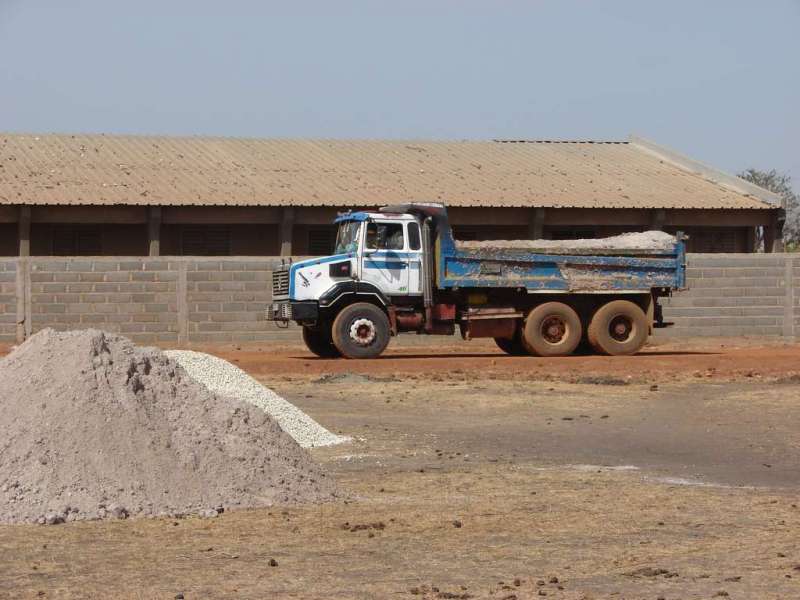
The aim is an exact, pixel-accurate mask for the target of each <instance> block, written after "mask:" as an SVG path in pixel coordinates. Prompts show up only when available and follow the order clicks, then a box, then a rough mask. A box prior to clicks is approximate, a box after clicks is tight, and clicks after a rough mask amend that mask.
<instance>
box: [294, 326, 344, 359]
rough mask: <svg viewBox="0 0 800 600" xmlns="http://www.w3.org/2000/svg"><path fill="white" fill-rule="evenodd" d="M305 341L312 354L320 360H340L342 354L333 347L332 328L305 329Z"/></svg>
mask: <svg viewBox="0 0 800 600" xmlns="http://www.w3.org/2000/svg"><path fill="white" fill-rule="evenodd" d="M303 341H304V342H305V344H306V348H308V349H309V350H310V351H311V352H312V353H314V354H316V355H317V356H319V357H320V358H339V357H340V356H341V355H342V354H341V353H340V352H339V349H338V348H337V347H336V346H334V345H333V339H332V338H331V330H330V328H324V326H323V328H314V329H312V328H311V327H305V326H304V327H303Z"/></svg>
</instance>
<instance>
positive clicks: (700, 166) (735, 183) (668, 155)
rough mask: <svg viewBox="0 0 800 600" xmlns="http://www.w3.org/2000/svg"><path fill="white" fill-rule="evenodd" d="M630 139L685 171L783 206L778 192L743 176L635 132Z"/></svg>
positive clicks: (634, 144)
mask: <svg viewBox="0 0 800 600" xmlns="http://www.w3.org/2000/svg"><path fill="white" fill-rule="evenodd" d="M628 141H629V142H630V143H631V145H632V146H634V147H636V148H638V149H640V150H642V151H643V152H646V153H648V154H650V155H652V156H655V157H657V158H660V159H661V160H663V161H665V162H668V163H669V164H671V165H673V166H675V167H678V168H679V169H681V170H683V171H688V172H689V173H693V174H695V175H699V176H700V177H702V178H703V179H706V180H707V181H710V182H711V183H715V184H717V185H720V186H722V187H725V188H727V189H729V190H732V191H734V192H739V193H740V194H745V195H746V196H753V197H754V198H757V199H758V200H761V201H762V202H764V203H766V204H769V205H770V206H772V207H775V208H783V199H782V198H781V197H780V196H779V195H778V194H775V193H773V192H770V191H769V190H766V189H764V188H762V187H760V186H757V185H755V184H753V183H750V182H749V181H746V180H744V179H742V178H741V177H736V176H735V175H730V174H729V173H725V172H724V171H720V170H719V169H715V168H714V167H711V166H709V165H707V164H705V163H702V162H700V161H698V160H694V159H693V158H689V157H688V156H684V155H683V154H680V153H679V152H676V151H674V150H672V149H670V148H666V147H664V146H661V145H660V144H656V143H655V142H651V141H650V140H647V139H645V138H641V137H639V136H636V135H633V134H631V135H629V136H628Z"/></svg>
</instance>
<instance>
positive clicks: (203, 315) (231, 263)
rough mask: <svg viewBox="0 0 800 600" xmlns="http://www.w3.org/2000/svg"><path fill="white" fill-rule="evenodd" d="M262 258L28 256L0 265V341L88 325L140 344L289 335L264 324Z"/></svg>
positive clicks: (268, 262) (266, 292) (269, 262)
mask: <svg viewBox="0 0 800 600" xmlns="http://www.w3.org/2000/svg"><path fill="white" fill-rule="evenodd" d="M279 263H280V259H276V258H266V259H265V258H262V257H257V258H256V257H233V258H228V257H224V258H215V259H206V258H196V257H153V258H149V257H120V258H118V257H87V258H84V257H30V258H18V259H9V260H3V261H0V342H14V341H21V340H22V339H25V338H26V337H29V336H30V335H32V334H33V333H35V332H36V331H39V330H41V329H43V328H45V327H52V328H55V329H60V330H66V329H76V328H87V327H96V328H99V329H104V330H106V331H112V332H116V333H121V334H123V335H125V336H128V337H130V338H131V339H133V340H135V341H137V342H142V343H158V342H165V343H183V342H227V341H262V340H275V339H281V338H287V337H288V338H291V339H296V338H297V332H296V331H294V330H293V329H294V328H292V329H289V330H286V329H281V328H278V327H276V326H275V324H274V323H269V322H267V321H266V318H265V317H266V312H265V309H266V304H267V302H269V301H270V300H271V296H272V294H271V292H272V269H273V267H274V265H276V264H279Z"/></svg>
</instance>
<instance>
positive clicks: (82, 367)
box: [0, 329, 337, 523]
mask: <svg viewBox="0 0 800 600" xmlns="http://www.w3.org/2000/svg"><path fill="white" fill-rule="evenodd" d="M336 496H337V492H336V489H335V485H334V483H333V481H331V480H330V479H329V478H328V477H327V476H326V474H325V472H324V471H323V470H322V469H321V468H320V467H319V466H318V465H317V464H316V463H314V462H313V461H312V460H311V457H310V455H309V454H308V452H307V451H306V450H303V449H302V448H301V447H300V446H299V445H298V444H297V443H296V442H295V441H294V440H293V439H292V438H291V437H290V436H289V435H288V434H286V433H285V432H284V431H282V430H281V428H280V427H279V425H278V423H277V422H276V421H275V420H273V419H272V418H271V417H270V416H269V415H268V414H266V413H265V412H264V411H263V410H260V409H258V408H256V407H254V406H252V405H251V404H248V403H247V402H244V401H242V400H237V399H234V398H227V397H222V396H220V395H217V394H214V393H212V392H211V391H209V390H208V389H207V388H205V387H204V386H203V385H201V384H199V383H198V382H196V381H195V380H194V379H192V378H191V377H190V376H189V375H187V373H186V372H185V371H184V370H183V368H181V367H180V366H179V365H178V364H177V363H176V362H175V361H173V360H171V359H170V358H169V357H167V356H166V355H165V354H164V353H163V352H161V351H160V350H158V349H156V348H145V347H137V346H135V345H134V344H133V343H132V342H131V341H130V340H128V339H126V338H124V337H121V336H117V335H113V334H108V333H104V332H102V331H97V330H91V329H90V330H82V331H70V332H56V331H54V330H52V329H45V330H43V331H41V332H39V333H37V334H36V335H34V336H32V337H31V338H30V339H29V340H27V341H26V342H25V343H24V344H22V345H21V346H19V347H17V348H16V349H15V350H14V351H13V352H12V353H11V354H9V355H8V356H6V357H5V358H3V359H2V360H0V522H3V523H12V522H39V523H59V522H62V521H73V520H82V519H98V518H121V517H127V516H138V515H142V516H145V515H152V516H157V515H164V516H167V515H169V516H180V515H188V514H199V515H202V516H216V514H218V513H219V512H221V511H222V510H224V509H229V508H238V507H257V506H267V505H272V504H276V503H281V504H283V503H304V502H318V501H325V500H330V499H334V498H335V497H336Z"/></svg>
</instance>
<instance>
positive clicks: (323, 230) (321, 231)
mask: <svg viewBox="0 0 800 600" xmlns="http://www.w3.org/2000/svg"><path fill="white" fill-rule="evenodd" d="M335 243H336V229H335V228H333V227H311V228H309V230H308V254H309V255H310V256H328V255H330V254H332V253H333V247H334V245H335Z"/></svg>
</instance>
